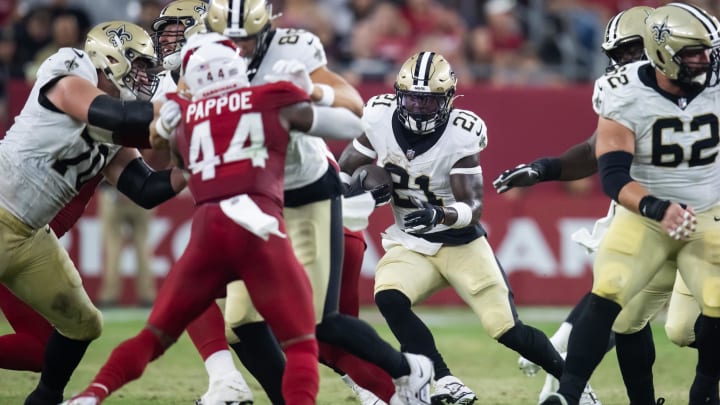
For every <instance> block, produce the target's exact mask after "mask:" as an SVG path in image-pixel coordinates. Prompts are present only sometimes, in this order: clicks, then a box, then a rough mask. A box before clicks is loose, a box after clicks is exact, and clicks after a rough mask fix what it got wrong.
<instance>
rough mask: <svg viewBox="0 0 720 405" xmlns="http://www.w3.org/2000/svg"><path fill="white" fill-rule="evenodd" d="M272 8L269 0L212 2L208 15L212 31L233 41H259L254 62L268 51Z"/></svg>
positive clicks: (216, 0)
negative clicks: (256, 57) (267, 40)
mask: <svg viewBox="0 0 720 405" xmlns="http://www.w3.org/2000/svg"><path fill="white" fill-rule="evenodd" d="M274 18H275V16H273V15H272V5H271V4H268V3H267V1H266V0H212V1H211V2H210V7H209V8H208V12H207V14H206V15H205V26H206V27H207V29H208V31H212V32H217V33H219V34H223V35H225V36H227V37H230V38H233V39H236V40H237V39H241V40H247V39H256V40H257V43H256V45H255V49H254V51H253V52H252V54H251V55H245V57H246V58H248V60H252V59H254V58H255V56H257V55H262V54H263V53H264V52H265V49H266V48H267V45H268V44H267V43H266V38H267V33H268V32H269V31H270V28H271V21H272V20H273V19H274Z"/></svg>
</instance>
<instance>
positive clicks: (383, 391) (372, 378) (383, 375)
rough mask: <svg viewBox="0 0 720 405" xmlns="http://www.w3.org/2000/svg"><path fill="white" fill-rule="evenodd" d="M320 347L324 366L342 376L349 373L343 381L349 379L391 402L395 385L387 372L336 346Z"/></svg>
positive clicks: (324, 345) (323, 344) (322, 345)
mask: <svg viewBox="0 0 720 405" xmlns="http://www.w3.org/2000/svg"><path fill="white" fill-rule="evenodd" d="M319 346H320V358H321V359H322V362H323V364H326V365H327V366H329V367H331V368H332V369H333V370H335V371H336V372H338V373H339V374H340V375H343V374H345V373H347V374H346V375H345V376H344V377H343V380H345V377H347V378H348V379H351V380H352V381H353V382H355V383H356V384H357V385H359V386H361V387H363V388H365V389H366V390H368V391H370V392H372V393H373V394H375V396H377V397H378V398H380V399H382V400H383V401H385V402H387V403H389V402H390V398H391V397H392V396H393V394H394V393H395V384H394V383H393V381H392V378H391V377H390V375H389V374H388V373H387V372H385V370H383V369H382V368H380V367H378V366H376V365H375V364H372V363H370V362H367V361H365V360H363V359H360V358H358V357H356V356H353V355H352V354H350V353H348V352H346V351H345V350H342V349H340V348H338V347H336V346H333V345H330V344H327V343H320V344H319ZM346 382H347V381H346Z"/></svg>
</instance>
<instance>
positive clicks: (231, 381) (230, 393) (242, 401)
mask: <svg viewBox="0 0 720 405" xmlns="http://www.w3.org/2000/svg"><path fill="white" fill-rule="evenodd" d="M252 403H253V394H252V391H250V387H248V385H247V383H246V382H245V379H244V378H243V376H242V374H240V372H239V371H237V370H235V371H233V372H231V373H230V374H228V375H227V376H225V377H223V378H221V379H218V380H215V381H211V382H210V387H209V388H208V390H207V392H206V393H205V394H203V396H202V397H200V399H198V400H196V401H195V405H248V404H252Z"/></svg>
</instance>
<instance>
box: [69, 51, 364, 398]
mask: <svg viewBox="0 0 720 405" xmlns="http://www.w3.org/2000/svg"><path fill="white" fill-rule="evenodd" d="M183 65H184V66H183V72H184V80H185V81H186V83H187V87H188V90H189V93H190V94H191V95H192V100H189V99H186V98H184V97H182V96H180V95H177V94H170V95H168V98H169V99H170V100H171V101H169V102H168V103H166V104H165V105H164V106H163V108H162V109H161V110H160V117H159V119H158V120H157V121H156V124H155V125H154V128H155V129H157V131H158V134H160V135H161V136H167V137H169V143H170V145H172V148H173V150H174V151H175V154H176V159H177V163H178V165H179V166H180V167H185V168H187V169H188V170H189V171H190V173H191V177H190V180H189V186H190V191H191V193H192V195H193V198H194V200H195V203H196V210H195V213H194V215H193V227H192V233H191V236H190V242H189V245H188V247H187V249H186V250H185V253H184V254H183V256H182V257H181V258H180V259H179V261H178V262H177V263H176V265H175V268H174V269H173V271H171V272H170V274H169V275H168V278H167V279H166V280H165V282H164V283H163V285H162V287H161V289H160V291H159V293H158V298H157V300H156V302H155V305H154V307H153V310H152V312H151V314H150V319H149V320H148V323H147V325H146V327H145V328H144V329H143V330H142V331H141V332H140V333H139V334H138V335H137V336H136V337H134V338H132V339H129V340H127V341H125V342H124V343H122V344H121V345H120V346H118V347H117V348H116V349H115V350H114V351H113V353H112V354H111V356H110V358H109V360H108V361H107V363H106V364H105V366H104V367H103V368H102V369H101V370H100V373H99V374H98V375H97V376H96V377H95V379H94V381H93V382H92V384H91V385H90V386H89V387H87V388H86V389H85V390H84V391H83V392H82V393H80V394H79V395H78V396H76V397H75V398H74V399H72V400H70V401H69V402H68V403H69V404H73V405H80V404H82V405H89V404H99V403H101V402H102V401H103V400H104V399H105V398H106V397H107V396H108V395H110V393H112V392H114V391H115V390H117V389H118V388H120V387H121V386H122V385H124V384H125V383H127V382H129V381H132V380H134V379H136V378H138V377H139V376H140V375H141V373H142V371H143V370H144V369H145V367H146V366H147V364H148V363H149V362H150V361H152V360H154V359H155V358H157V357H158V356H160V355H161V354H162V353H163V352H164V351H165V350H166V349H167V348H168V347H169V346H170V345H171V344H172V343H173V342H174V341H175V340H176V339H177V338H178V337H179V336H180V334H181V333H182V331H183V330H184V329H185V328H186V327H187V325H188V324H189V323H190V321H192V320H193V319H194V318H195V317H196V316H197V315H199V314H200V313H201V312H203V311H204V310H205V309H206V308H207V307H208V306H209V305H210V304H211V303H212V302H213V300H214V299H215V298H217V297H218V296H222V295H223V294H224V292H225V286H226V285H227V283H229V282H231V281H233V280H238V279H242V280H243V281H245V283H246V285H247V287H248V290H249V292H250V295H251V298H252V301H253V303H254V304H255V307H256V308H257V309H258V311H259V312H260V313H261V315H262V316H263V318H264V319H265V320H266V321H267V322H268V324H269V325H270V327H271V328H272V330H273V332H274V334H275V336H277V338H278V340H279V342H280V345H281V346H282V347H283V350H284V352H285V355H286V356H287V365H286V370H285V375H284V377H283V397H284V400H285V402H286V403H288V404H293V405H295V404H298V405H303V404H314V403H315V399H316V396H317V389H318V372H317V356H318V347H317V341H316V340H315V335H314V330H315V319H314V312H313V306H312V300H311V291H310V284H309V281H308V279H307V276H306V274H305V271H304V270H303V268H302V266H301V265H300V263H299V262H298V261H297V259H296V257H295V255H294V254H293V252H292V247H291V246H290V243H289V241H288V239H287V236H286V235H285V225H284V221H283V218H282V208H283V173H284V160H285V155H286V152H287V144H288V142H289V139H290V134H289V130H291V129H296V130H300V131H302V132H305V133H308V134H311V135H317V136H327V137H338V136H339V135H338V134H345V135H341V136H342V137H343V138H344V139H350V138H352V137H355V136H358V135H359V134H360V133H361V132H362V128H361V125H360V121H359V119H358V118H357V117H355V116H354V115H353V114H352V113H351V112H350V111H348V110H346V109H340V108H331V107H318V106H313V105H311V104H310V103H309V99H308V96H307V94H306V93H304V92H303V91H302V90H300V89H299V88H297V87H296V86H294V85H292V84H290V83H287V82H279V83H271V84H267V85H263V86H256V87H248V86H249V82H248V79H247V75H246V70H247V67H246V65H245V63H244V61H243V60H242V58H240V56H239V53H238V52H237V50H236V49H234V48H232V47H230V46H229V45H223V44H218V43H208V44H203V45H201V46H200V47H199V48H197V50H195V51H194V52H193V53H192V54H191V55H189V56H188V57H187V58H184V61H183ZM181 121H182V123H181V125H180V126H179V127H178V129H177V131H173V130H174V128H175V126H177V125H178V124H179V123H180V122H181ZM208 246H212V247H213V249H212V250H211V252H209V251H208Z"/></svg>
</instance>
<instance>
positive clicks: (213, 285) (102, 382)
mask: <svg viewBox="0 0 720 405" xmlns="http://www.w3.org/2000/svg"><path fill="white" fill-rule="evenodd" d="M217 211H219V209H218V210H217ZM206 214H207V215H206ZM212 214H213V211H212V208H208V207H207V206H206V205H203V206H200V207H198V208H197V210H196V213H195V215H194V217H193V228H192V232H191V235H190V241H189V243H188V246H187V248H186V249H185V252H184V253H183V255H182V256H181V257H180V259H179V260H178V261H177V263H176V264H175V265H174V266H173V269H172V270H171V271H170V272H169V274H168V276H167V278H166V279H165V281H164V282H163V284H162V286H161V287H160V290H159V291H158V296H157V299H156V300H155V304H154V305H153V309H152V311H151V313H150V317H149V319H148V322H147V324H146V326H145V328H143V330H142V331H141V332H140V333H139V334H137V335H136V336H135V337H133V338H131V339H128V340H126V341H124V342H123V343H121V344H120V345H119V346H117V347H116V348H115V349H114V350H113V351H112V353H111V354H110V357H109V358H108V360H107V362H106V363H105V365H104V366H103V367H102V368H101V369H100V371H99V372H98V374H97V375H96V376H95V378H94V379H93V382H92V383H91V384H90V385H89V386H88V387H87V388H86V389H85V390H83V391H82V392H81V393H80V394H79V395H77V396H76V397H75V398H74V400H75V401H79V399H80V398H96V399H97V401H98V403H100V402H102V401H103V400H104V399H105V398H106V397H107V396H109V395H110V394H111V393H113V392H115V391H116V390H118V389H119V388H120V387H122V386H123V385H125V384H127V383H128V382H130V381H133V380H135V379H137V378H140V376H141V375H142V373H143V371H144V370H145V368H146V367H147V365H148V363H150V362H151V361H153V360H155V359H156V358H158V357H159V356H160V355H162V354H163V353H164V352H165V351H166V350H167V348H168V347H170V346H171V345H172V344H173V343H175V341H177V339H178V338H179V337H180V335H181V334H182V332H183V331H184V330H185V328H186V327H187V326H188V325H189V324H190V322H191V321H192V320H193V319H195V318H197V317H198V316H199V315H200V314H201V313H203V312H204V311H205V310H206V309H207V308H208V307H209V306H210V305H211V304H213V303H214V300H215V298H216V297H217V296H219V295H221V294H222V293H224V289H225V285H226V284H227V282H228V280H230V279H231V277H233V276H234V275H233V274H232V272H230V271H228V269H227V267H226V266H227V264H228V262H229V261H231V260H232V258H233V256H232V254H233V253H234V252H233V250H237V247H236V246H243V244H238V245H235V246H233V247H230V246H228V245H227V244H224V243H221V242H223V241H224V240H225V238H227V234H231V233H232V232H233V231H235V230H234V229H231V228H230V226H231V225H233V223H230V224H228V221H222V220H220V221H218V217H217V215H215V216H213V215H212ZM197 218H200V219H201V220H195V219H197ZM224 228H228V229H224ZM236 228H237V226H236ZM236 232H237V231H236ZM241 232H242V231H241ZM242 233H244V234H248V233H247V232H242ZM208 245H212V246H213V251H212V253H210V254H208V251H207V246H208ZM178 297H181V298H178ZM70 403H73V401H71V402H70Z"/></svg>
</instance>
